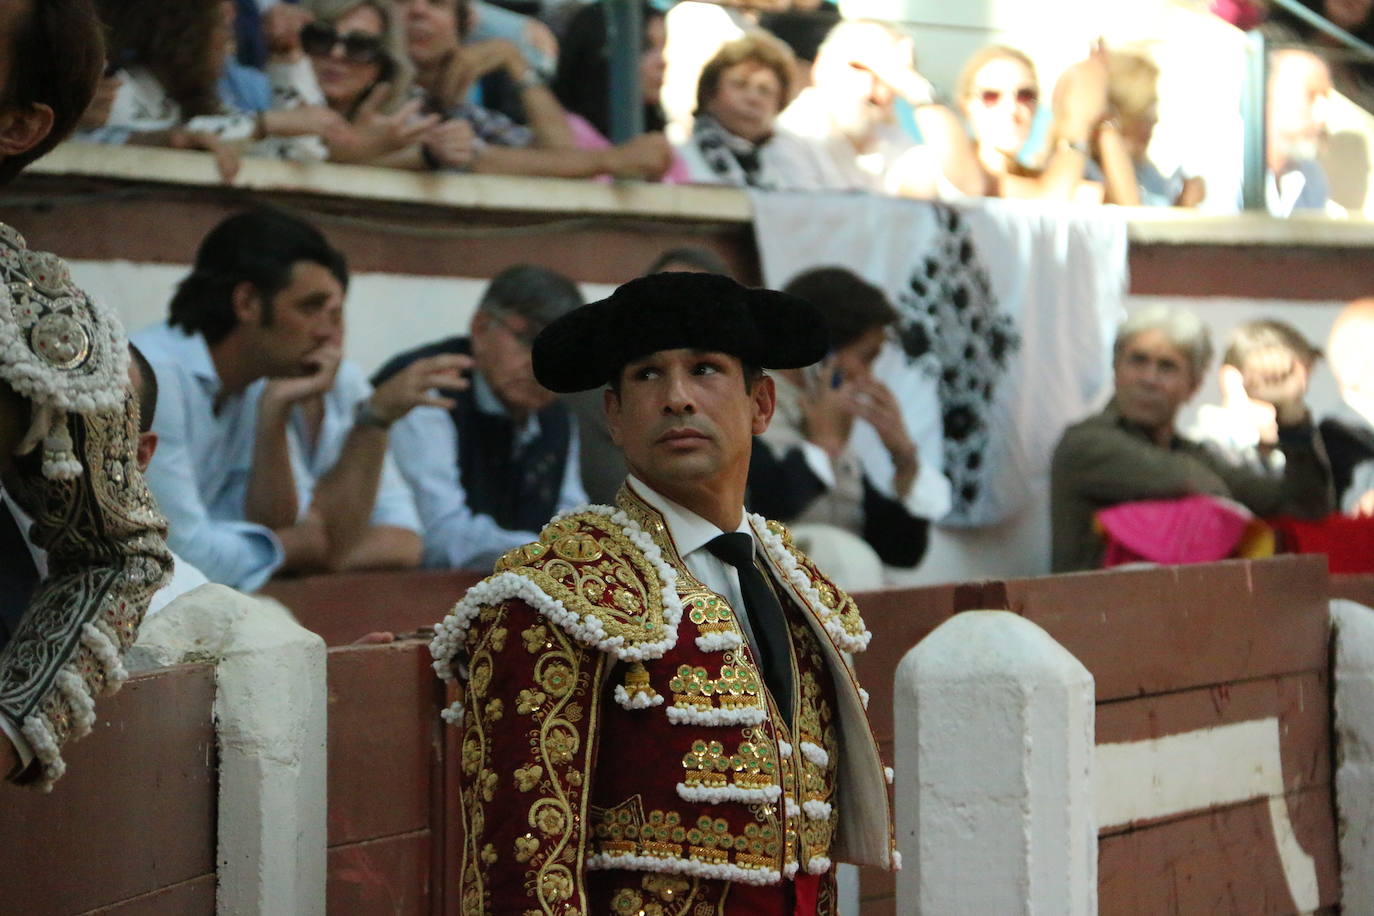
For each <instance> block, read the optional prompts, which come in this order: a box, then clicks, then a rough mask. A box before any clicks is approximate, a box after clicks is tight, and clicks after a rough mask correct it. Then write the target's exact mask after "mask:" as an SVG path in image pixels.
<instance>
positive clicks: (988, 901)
mask: <svg viewBox="0 0 1374 916" xmlns="http://www.w3.org/2000/svg"><path fill="white" fill-rule="evenodd" d="M895 704H896V706H895V710H894V712H895V715H896V766H895V769H896V796H897V844H898V848H899V849H900V850H901V852H902V863H903V868H902V870H901V871H900V872H898V874H897V911H898V912H899V913H913V914H914V913H924V914H939V916H943V914H949V913H998V914H1015V913H1035V914H1047V913H1065V914H1091V913H1095V912H1096V911H1097V828H1096V824H1095V822H1094V818H1093V784H1092V760H1093V716H1094V703H1093V679H1092V675H1091V674H1089V673H1088V670H1087V669H1086V668H1084V667H1083V665H1082V664H1080V663H1079V661H1078V660H1077V659H1076V658H1074V657H1073V656H1072V655H1070V654H1069V653H1068V651H1067V650H1065V649H1064V647H1063V646H1061V645H1059V643H1057V642H1055V641H1054V640H1053V639H1052V638H1051V637H1050V636H1049V634H1048V633H1046V632H1045V631H1044V630H1042V629H1040V628H1039V627H1038V626H1036V625H1035V624H1033V623H1031V622H1030V621H1028V620H1026V619H1025V618H1023V617H1020V616H1018V615H1016V614H1011V613H1008V612H1006V611H970V612H967V613H963V614H958V615H955V616H954V617H952V618H950V619H949V620H947V621H945V622H944V623H943V624H941V625H940V626H939V627H937V628H936V629H935V631H934V632H932V633H931V634H930V635H929V636H927V637H926V638H925V639H924V640H922V641H921V642H920V643H919V644H918V645H917V646H916V647H915V648H914V649H912V650H911V651H910V652H908V653H907V654H906V657H905V658H903V659H902V663H901V664H900V665H899V666H898V668H897V683H896V691H895Z"/></svg>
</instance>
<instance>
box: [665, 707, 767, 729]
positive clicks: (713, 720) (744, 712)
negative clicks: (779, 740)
mask: <svg viewBox="0 0 1374 916" xmlns="http://www.w3.org/2000/svg"><path fill="white" fill-rule="evenodd" d="M767 717H768V714H767V711H766V710H765V709H764V708H763V707H762V706H739V707H736V708H734V709H717V708H715V707H702V706H678V705H676V704H674V705H672V706H669V707H668V721H669V722H671V723H673V724H674V725H707V726H721V725H762V724H763V721H764V719H766V718H767Z"/></svg>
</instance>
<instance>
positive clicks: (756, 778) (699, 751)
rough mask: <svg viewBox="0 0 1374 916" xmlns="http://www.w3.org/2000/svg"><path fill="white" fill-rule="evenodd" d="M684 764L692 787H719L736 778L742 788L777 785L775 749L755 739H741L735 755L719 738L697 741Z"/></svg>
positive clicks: (683, 761)
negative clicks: (709, 740) (754, 740)
mask: <svg viewBox="0 0 1374 916" xmlns="http://www.w3.org/2000/svg"><path fill="white" fill-rule="evenodd" d="M682 765H683V767H684V768H685V769H686V770H687V774H686V777H685V778H684V780H683V781H684V782H685V783H686V784H687V785H689V786H708V787H712V788H718V787H722V786H725V785H728V784H729V783H730V782H731V781H733V782H734V784H735V785H737V786H739V787H740V788H744V789H760V788H766V787H768V786H772V785H776V784H777V773H778V766H777V763H776V761H775V760H774V759H773V754H772V748H770V747H768V746H767V745H765V744H755V743H753V742H751V741H744V742H741V743H740V745H739V750H738V751H736V752H735V753H734V754H726V753H725V748H724V746H723V745H722V744H721V743H720V742H719V741H711V742H706V741H694V742H693V743H692V749H691V751H689V752H688V753H687V754H686V756H684V757H683V758H682Z"/></svg>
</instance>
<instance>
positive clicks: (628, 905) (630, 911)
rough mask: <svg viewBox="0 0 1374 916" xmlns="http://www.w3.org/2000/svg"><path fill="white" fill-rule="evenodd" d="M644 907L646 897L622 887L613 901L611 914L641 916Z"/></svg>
mask: <svg viewBox="0 0 1374 916" xmlns="http://www.w3.org/2000/svg"><path fill="white" fill-rule="evenodd" d="M643 907H644V895H643V894H641V893H639V892H638V891H633V890H630V889H629V888H628V887H622V888H621V889H620V890H619V891H618V892H617V893H616V895H615V897H613V898H612V899H611V912H613V913H623V914H624V916H639V912H640V910H641V909H643Z"/></svg>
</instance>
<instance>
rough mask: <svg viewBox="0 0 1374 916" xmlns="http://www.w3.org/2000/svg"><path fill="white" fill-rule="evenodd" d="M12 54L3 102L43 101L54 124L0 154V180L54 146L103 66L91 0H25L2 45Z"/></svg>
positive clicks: (82, 108) (26, 104)
mask: <svg viewBox="0 0 1374 916" xmlns="http://www.w3.org/2000/svg"><path fill="white" fill-rule="evenodd" d="M3 53H8V54H9V56H10V72H9V80H8V83H7V85H5V87H4V90H3V94H2V95H0V98H3V102H0V105H3V107H5V108H18V109H28V108H32V107H33V106H35V105H47V106H48V107H49V108H51V109H52V114H53V121H52V128H51V129H50V130H49V131H48V135H47V136H46V137H44V138H43V139H42V140H41V141H39V142H38V143H36V144H35V145H34V146H33V148H32V149H29V150H26V151H25V152H23V153H20V154H18V155H15V156H8V157H4V158H0V185H3V184H6V183H7V182H9V181H10V180H12V179H13V178H14V176H16V175H18V174H19V173H20V172H21V171H22V170H23V168H24V166H26V165H28V164H29V163H30V162H33V161H34V160H35V159H37V158H38V157H40V156H42V155H44V154H45V153H47V152H49V151H50V150H52V148H53V147H55V146H57V144H59V143H61V142H62V141H63V140H65V139H66V138H67V135H68V134H70V133H71V132H72V131H73V130H74V129H75V128H76V124H77V122H78V121H79V120H81V116H82V115H83V114H84V113H85V112H86V108H87V107H88V106H89V105H90V104H91V98H92V97H93V96H94V95H95V87H96V83H97V82H98V81H99V80H100V74H101V72H102V71H103V70H104V69H105V38H104V32H103V30H102V28H101V25H100V17H99V16H97V15H96V11H95V8H94V7H93V6H92V5H91V2H90V0H29V2H28V9H27V10H26V11H24V12H23V13H22V14H19V24H18V27H17V28H16V29H15V30H14V35H13V37H12V38H11V46H10V47H9V48H8V49H5V52H3Z"/></svg>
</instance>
